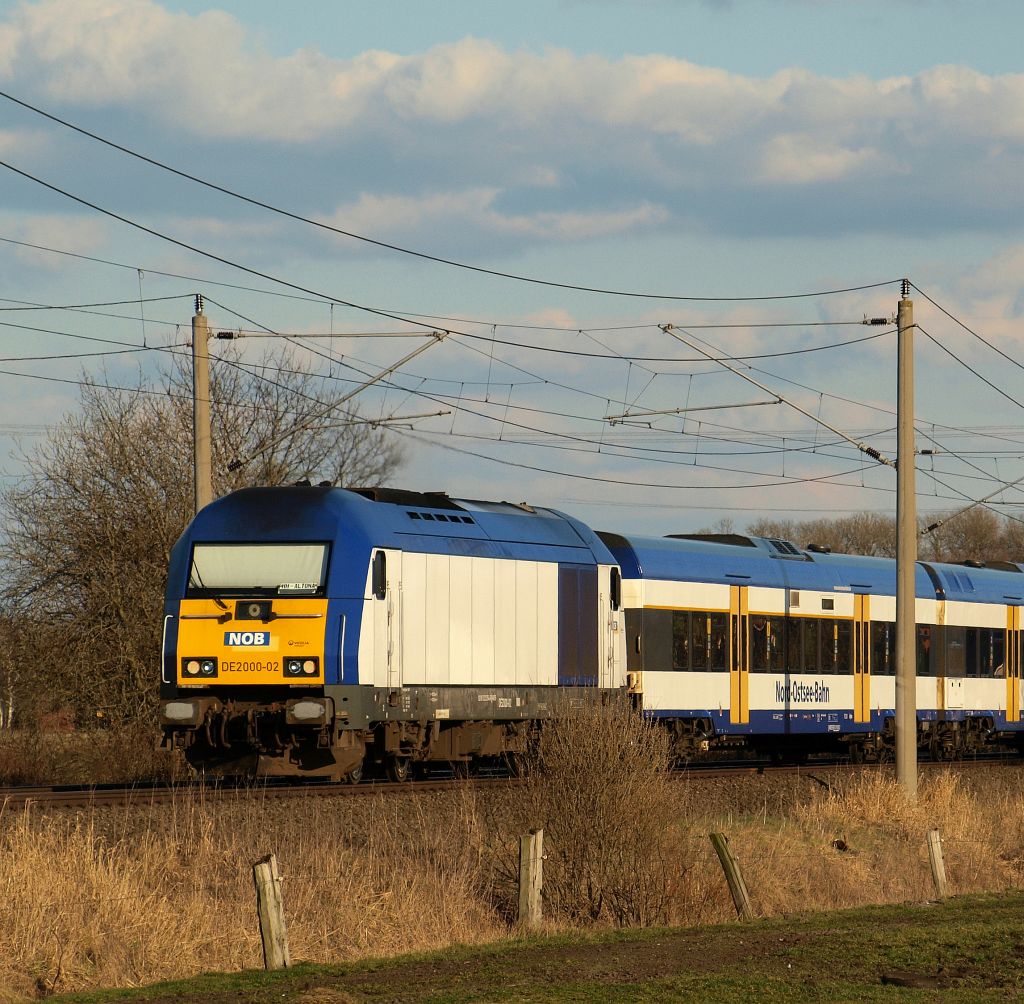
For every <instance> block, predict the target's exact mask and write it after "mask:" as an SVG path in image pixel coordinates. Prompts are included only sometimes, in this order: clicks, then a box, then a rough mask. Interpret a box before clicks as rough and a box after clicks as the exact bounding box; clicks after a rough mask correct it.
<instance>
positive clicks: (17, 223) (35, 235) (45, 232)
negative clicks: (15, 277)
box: [0, 213, 107, 270]
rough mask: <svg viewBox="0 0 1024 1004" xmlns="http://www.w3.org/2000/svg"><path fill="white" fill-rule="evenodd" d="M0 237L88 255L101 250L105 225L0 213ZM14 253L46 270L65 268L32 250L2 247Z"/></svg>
mask: <svg viewBox="0 0 1024 1004" xmlns="http://www.w3.org/2000/svg"><path fill="white" fill-rule="evenodd" d="M0 233H2V234H3V236H4V237H8V238H11V239H12V240H16V241H23V242H24V243H26V244H36V245H38V246H39V247H43V248H47V247H52V248H58V249H60V250H62V251H72V252H74V253H76V254H88V253H90V252H95V251H96V250H97V249H98V248H100V247H102V246H103V244H104V242H105V240H106V236H107V229H106V225H105V224H104V222H103V221H102V220H98V219H96V217H94V216H65V215H60V214H56V213H53V214H49V213H40V214H35V215H33V214H30V213H0ZM4 246H5V247H10V248H12V249H13V250H14V253H15V254H16V256H17V257H18V258H19V259H21V260H22V261H24V262H26V263H29V264H31V265H35V266H38V267H41V268H44V269H48V270H57V269H60V268H62V267H63V266H64V265H65V264H66V259H65V258H64V257H63V256H60V255H55V254H52V253H50V252H48V251H38V250H35V249H34V248H27V247H19V246H18V245H4Z"/></svg>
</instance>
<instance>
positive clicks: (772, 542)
mask: <svg viewBox="0 0 1024 1004" xmlns="http://www.w3.org/2000/svg"><path fill="white" fill-rule="evenodd" d="M765 539H766V540H767V541H768V544H769V546H770V547H771V548H772V550H774V551H775V553H776V554H784V555H785V556H786V557H787V558H802V557H803V555H802V554H801V553H800V551H799V550H797V547H796V545H795V544H791V543H790V542H789V541H788V540H778V539H777V538H775V537H766V538H765Z"/></svg>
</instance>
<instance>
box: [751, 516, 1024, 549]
mask: <svg viewBox="0 0 1024 1004" xmlns="http://www.w3.org/2000/svg"><path fill="white" fill-rule="evenodd" d="M934 523H937V524H939V525H938V526H937V527H936V528H935V529H934V530H931V531H930V532H928V533H926V534H922V535H921V536H920V537H919V539H918V548H917V549H918V556H919V557H920V559H921V560H922V561H950V562H959V561H968V560H972V561H1021V562H1024V524H1022V523H1021V522H1020V521H1019V520H1016V519H1010V518H1008V517H1005V516H1001V515H999V514H998V513H995V512H992V510H990V509H986V508H984V507H982V506H978V507H976V508H973V509H969V510H967V511H966V512H962V513H959V514H957V512H956V511H952V512H949V513H940V514H934V513H933V514H930V515H928V516H921V517H919V518H918V529H919V530H921V531H923V530H924V529H925V528H926V527H928V526H931V525H932V524H934ZM747 532H748V533H750V534H752V535H754V536H756V537H779V538H782V539H784V540H791V541H793V542H794V543H795V544H798V545H799V546H801V547H806V546H807V545H808V544H822V545H825V546H827V547H830V548H832V550H833V551H836V552H837V553H844V554H867V555H874V556H878V557H886V558H892V557H895V555H896V521H895V519H894V518H893V517H891V516H885V515H883V514H881V513H855V514H853V515H851V516H844V517H841V518H837V519H813V520H804V521H797V520H771V519H761V520H758V521H757V522H755V523H752V524H751V525H750V526H749V527H748V528H747Z"/></svg>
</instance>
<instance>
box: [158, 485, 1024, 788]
mask: <svg viewBox="0 0 1024 1004" xmlns="http://www.w3.org/2000/svg"><path fill="white" fill-rule="evenodd" d="M916 589H917V615H916V617H917V628H916V634H917V706H918V709H919V710H918V728H919V732H918V736H919V744H920V746H921V747H922V748H923V749H924V750H926V751H927V752H929V753H930V754H931V755H932V756H935V757H943V758H954V757H958V756H962V755H964V754H967V753H971V752H976V751H978V750H980V749H982V748H983V747H984V746H986V745H988V744H990V743H992V742H1008V743H1011V744H1019V743H1020V742H1021V740H1022V739H1024V723H1022V721H1021V710H1022V709H1021V689H1020V675H1021V657H1020V653H1021V644H1020V631H1021V623H1020V608H1021V606H1022V605H1024V570H1022V569H1021V567H1020V566H1018V565H1015V564H1011V563H998V564H990V565H988V566H982V565H980V564H978V563H977V562H974V563H970V564H965V565H943V564H934V563H927V562H920V563H918V566H917V586H916ZM895 591H896V569H895V563H894V562H892V561H889V560H885V559H878V558H865V557H855V556H849V555H838V554H830V553H827V552H826V551H824V550H823V549H821V548H808V549H806V550H801V549H799V548H797V547H795V546H793V545H792V544H791V543H789V542H787V541H780V540H772V539H767V538H756V537H746V536H742V535H737V534H728V535H704V536H701V535H690V536H680V537H665V538H652V537H640V536H622V535H619V534H614V533H595V532H594V531H593V530H591V529H590V528H588V527H587V526H585V525H584V524H583V523H581V522H579V521H578V520H576V519H573V518H572V517H570V516H567V515H565V514H563V513H559V512H556V511H554V510H551V509H542V508H536V509H535V508H533V507H531V506H528V505H526V504H510V503H507V502H484V501H474V500H466V499H453V498H449V497H448V496H446V495H443V494H440V493H436V494H421V493H415V492H405V491H398V490H394V489H379V488H378V489H367V490H353V491H349V490H343V489H338V488H331V487H326V486H324V487H289V488H249V489H243V490H241V491H237V492H234V493H232V494H231V495H228V496H225V497H224V498H221V499H218V500H217V501H216V502H214V503H212V504H211V505H209V506H207V507H206V508H205V509H203V511H202V512H200V513H199V514H198V515H197V516H196V518H195V519H194V520H193V521H192V523H191V524H190V526H189V527H188V529H187V530H186V532H185V533H184V535H183V536H182V538H181V539H180V540H179V541H178V543H177V545H176V546H175V548H174V551H173V554H172V559H171V565H170V569H169V575H168V585H167V600H166V606H165V610H164V625H163V656H162V683H161V708H160V713H161V723H162V727H163V730H164V734H165V740H166V742H167V744H169V745H172V746H176V747H180V748H183V749H184V750H185V751H186V755H187V756H188V758H189V760H190V761H191V762H192V763H193V764H195V765H196V766H197V767H200V768H204V769H210V770H214V769H220V770H225V771H231V772H235V771H237V770H241V769H246V770H250V769H254V770H255V771H256V772H257V773H261V774H276V775H286V776H325V777H333V778H342V777H347V778H349V779H351V780H357V779H358V778H359V777H360V776H361V774H362V772H363V769H364V765H366V764H374V765H380V766H383V767H384V768H385V769H386V771H387V772H388V773H389V774H390V776H392V777H393V778H396V779H401V778H404V777H406V776H408V774H409V771H410V769H411V768H412V767H414V766H415V765H417V764H419V765H424V766H429V765H430V764H432V763H445V764H451V765H453V766H454V767H455V768H456V769H457V770H461V769H465V768H466V767H468V766H469V765H470V764H472V763H474V762H476V761H479V760H481V759H499V760H500V759H514V758H515V757H516V756H518V755H519V754H521V753H522V752H523V751H524V750H525V749H526V748H527V744H528V742H529V737H530V729H531V726H532V724H533V723H536V722H538V721H541V720H543V719H544V718H546V717H548V716H549V714H550V713H551V710H552V707H553V704H554V698H555V696H556V695H557V694H559V693H562V692H566V691H568V692H571V693H572V694H573V695H574V697H575V698H576V699H577V700H590V699H595V700H597V699H600V697H601V695H602V694H607V693H609V692H622V691H628V692H629V693H630V694H631V695H632V699H633V701H634V703H635V704H636V705H637V707H639V708H641V709H642V710H643V712H644V713H645V714H647V715H649V716H652V717H654V718H657V719H658V720H660V721H663V722H664V723H665V725H666V727H667V728H668V729H669V730H670V733H671V736H672V740H673V745H674V749H675V753H676V755H677V756H678V757H680V758H688V757H692V756H694V755H697V754H699V753H702V752H704V751H708V750H711V749H715V748H728V747H730V746H743V747H746V748H750V749H754V750H757V751H760V752H770V753H777V754H781V755H803V754H806V753H809V752H813V751H833V752H836V751H841V752H848V753H849V754H850V755H851V756H853V757H854V758H857V759H861V758H866V759H884V758H885V757H887V756H888V755H889V754H890V753H891V751H892V749H893V744H894V731H893V721H894V706H895V678H894V673H895V602H896V601H895Z"/></svg>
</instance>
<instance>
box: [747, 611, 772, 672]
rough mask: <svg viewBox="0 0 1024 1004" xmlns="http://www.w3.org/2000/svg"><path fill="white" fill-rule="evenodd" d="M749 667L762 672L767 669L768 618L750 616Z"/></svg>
mask: <svg viewBox="0 0 1024 1004" xmlns="http://www.w3.org/2000/svg"><path fill="white" fill-rule="evenodd" d="M750 669H751V671H752V672H754V673H764V672H766V671H767V669H768V618H767V617H762V616H758V617H751V618H750Z"/></svg>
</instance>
